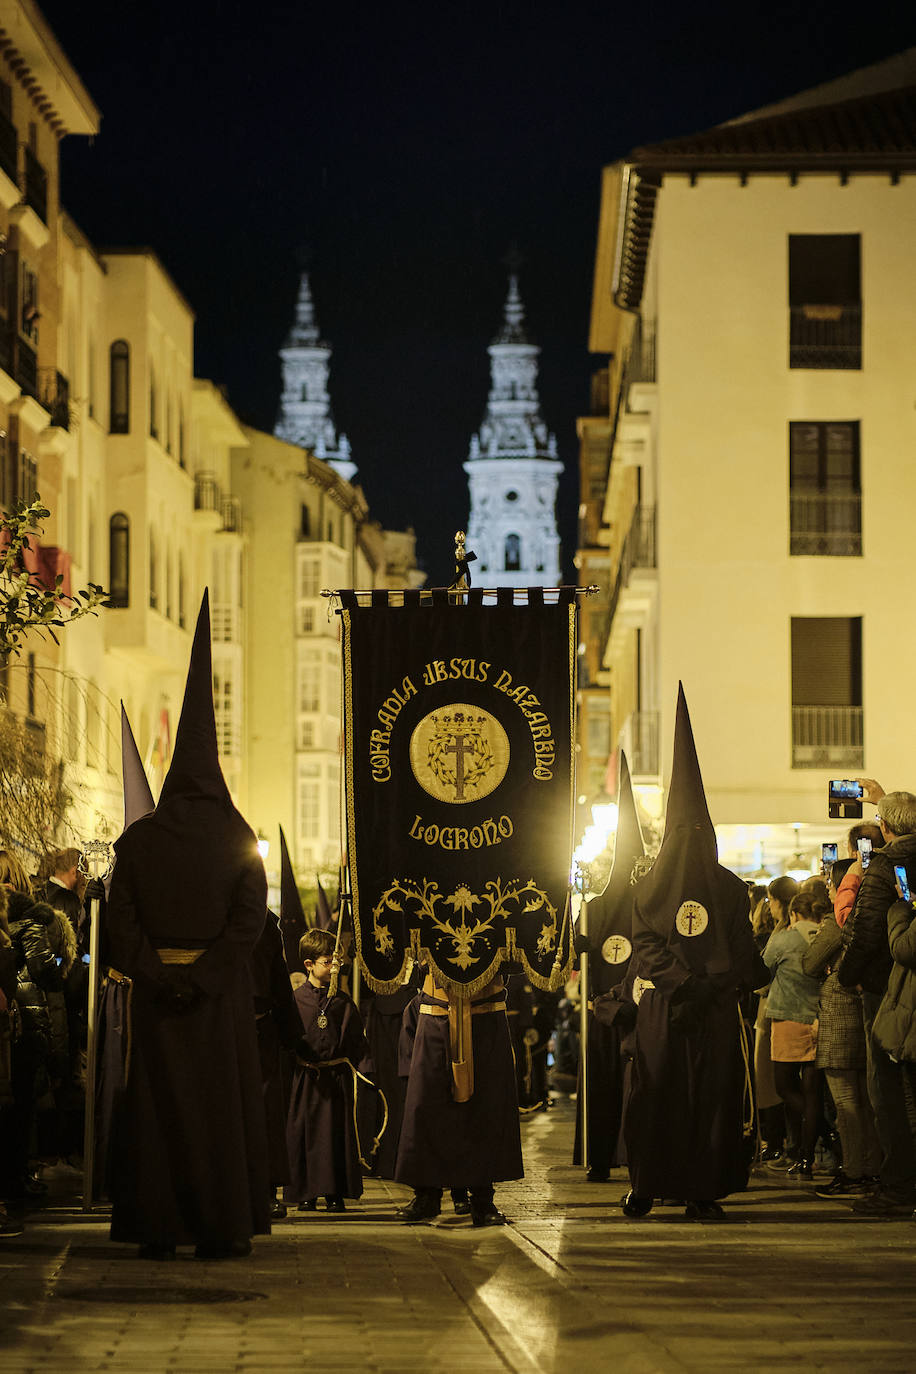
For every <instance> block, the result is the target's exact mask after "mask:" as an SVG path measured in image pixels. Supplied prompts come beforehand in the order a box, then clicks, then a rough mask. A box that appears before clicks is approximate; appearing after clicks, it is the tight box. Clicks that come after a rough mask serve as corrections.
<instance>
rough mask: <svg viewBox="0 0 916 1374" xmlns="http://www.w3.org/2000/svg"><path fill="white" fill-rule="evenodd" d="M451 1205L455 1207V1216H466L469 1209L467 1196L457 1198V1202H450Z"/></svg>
mask: <svg viewBox="0 0 916 1374" xmlns="http://www.w3.org/2000/svg"><path fill="white" fill-rule="evenodd" d="M452 1206H453V1207H454V1209H455V1216H456V1217H466V1216H468V1215H469V1213H470V1210H471V1204H470V1202H469V1200H468V1199H467V1198H459V1199H458V1201H457V1202H453V1203H452Z"/></svg>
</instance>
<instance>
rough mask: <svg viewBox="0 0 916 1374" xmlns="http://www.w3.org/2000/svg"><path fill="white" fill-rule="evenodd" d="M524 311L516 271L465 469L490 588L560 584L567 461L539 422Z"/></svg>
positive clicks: (470, 532)
mask: <svg viewBox="0 0 916 1374" xmlns="http://www.w3.org/2000/svg"><path fill="white" fill-rule="evenodd" d="M524 313H525V312H524V307H523V306H522V300H521V296H520V295H519V291H518V277H517V275H516V273H515V271H512V272H511V275H510V277H509V294H508V297H507V299H506V308H505V313H504V317H503V323H502V327H501V329H500V331H499V333H498V334H497V335H496V338H495V339H494V340H493V342H492V344H491V345H490V347H489V350H488V351H489V354H490V398H489V401H488V403H487V413H486V416H485V417H484V422H483V424H482V425H481V427H480V431H479V433H477V434H475V435H474V436H473V438H472V439H471V450H470V453H469V455H468V461H467V462H466V463H465V465H464V470H465V472H466V473H467V474H468V486H469V489H470V502H471V510H470V515H469V517H468V526H467V547H468V549H473V551H474V553H476V555H477V558H478V563H477V569H479V580H480V582H481V583H482V585H484V586H487V587H531V586H534V587H537V586H541V587H554V586H556V585H557V583H558V582H559V580H560V537H559V534H558V533H557V521H556V496H557V479H558V477H559V474H560V473H561V472H562V470H563V464H562V463H561V462H560V461H559V460H558V458H557V441H556V438H555V436H554V435H553V434H548V433H547V426H546V425H545V424H544V421H543V420H542V419H541V412H540V400H539V398H538V390H537V371H538V355H539V354H540V351H541V350H540V348H538V347H537V345H535V344H532V343H531V342H530V341H529V339H528V336H527V334H526V333H525V328H524ZM475 571H476V569H475Z"/></svg>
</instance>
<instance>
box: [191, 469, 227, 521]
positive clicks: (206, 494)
mask: <svg viewBox="0 0 916 1374" xmlns="http://www.w3.org/2000/svg"><path fill="white" fill-rule="evenodd" d="M222 508H223V494H222V492H221V490H220V485H219V482H218V481H217V480H216V474H215V473H212V472H198V473H195V475H194V509H195V510H196V511H207V512H209V513H211V514H214V515H218V516H219V518H220V521H222V518H223V509H222Z"/></svg>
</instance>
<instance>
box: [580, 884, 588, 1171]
mask: <svg viewBox="0 0 916 1374" xmlns="http://www.w3.org/2000/svg"><path fill="white" fill-rule="evenodd" d="M587 872H588V870H587V869H586V870H585V871H584V873H583V878H584V877H585V875H586V874H587ZM586 887H587V883H586V882H585V881H583V883H582V885H581V903H580V906H579V934H580V935H581V936H582V937H583V942H584V940H585V939H587V937H588V902H587V901H586V900H585V889H586ZM588 1031H589V1025H588V952H587V950H585V949H583V950H582V952H581V954H580V955H579V1065H580V1068H581V1074H580V1079H579V1081H580V1085H581V1086H580V1092H581V1094H582V1103H581V1109H580V1113H579V1120H580V1121H581V1122H582V1167H583V1169H587V1168H588V1118H589V1109H588V1077H589V1075H588Z"/></svg>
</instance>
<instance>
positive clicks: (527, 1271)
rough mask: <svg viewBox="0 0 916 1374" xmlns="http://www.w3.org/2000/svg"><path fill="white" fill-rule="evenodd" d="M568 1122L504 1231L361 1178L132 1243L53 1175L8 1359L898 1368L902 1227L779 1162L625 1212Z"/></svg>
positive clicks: (8, 1299) (384, 1372) (904, 1311)
mask: <svg viewBox="0 0 916 1374" xmlns="http://www.w3.org/2000/svg"><path fill="white" fill-rule="evenodd" d="M571 1139H572V1110H571V1108H570V1106H569V1104H568V1103H565V1102H564V1103H562V1104H560V1105H559V1106H558V1107H557V1109H556V1110H555V1111H553V1112H551V1113H549V1114H547V1115H539V1116H535V1117H533V1118H530V1119H529V1120H527V1121H526V1122H525V1124H524V1126H523V1141H524V1145H525V1156H526V1167H527V1171H528V1172H527V1176H526V1178H525V1180H524V1181H523V1182H521V1183H518V1184H515V1185H512V1186H505V1187H503V1188H501V1189H499V1190H498V1193H497V1200H498V1202H500V1203H501V1205H502V1206H503V1207H504V1208H505V1210H506V1212H507V1213H508V1215H509V1216H510V1218H511V1222H512V1224H511V1225H510V1226H508V1227H506V1228H504V1229H492V1230H491V1229H488V1230H475V1229H473V1228H472V1227H471V1225H470V1222H469V1221H468V1220H466V1219H464V1218H462V1219H460V1220H458V1219H456V1218H454V1217H452V1216H451V1214H450V1209H449V1206H448V1203H447V1202H446V1210H445V1211H444V1213H443V1216H442V1218H441V1219H440V1220H439V1222H438V1223H437V1224H435V1225H430V1226H417V1227H405V1226H402V1225H399V1224H398V1223H397V1222H396V1221H394V1220H393V1211H394V1207H395V1205H396V1204H397V1203H399V1202H400V1201H402V1200H403V1199H404V1198H405V1196H406V1190H404V1189H400V1188H398V1187H396V1186H395V1185H390V1184H387V1183H379V1182H375V1181H370V1182H369V1184H368V1187H367V1190H366V1193H365V1194H364V1196H363V1199H362V1201H361V1202H360V1203H359V1204H348V1207H349V1210H348V1212H347V1213H346V1215H344V1216H342V1217H335V1218H334V1219H333V1220H330V1219H328V1218H327V1217H326V1215H325V1214H324V1213H323V1212H317V1213H315V1214H296V1213H293V1214H292V1216H291V1217H290V1219H289V1220H288V1221H286V1222H281V1223H279V1224H278V1225H277V1226H276V1228H275V1232H274V1235H273V1236H271V1237H269V1238H267V1237H264V1238H262V1239H259V1240H257V1241H256V1242H255V1248H254V1253H253V1255H252V1257H251V1258H249V1259H245V1260H235V1261H225V1262H222V1263H205V1262H201V1261H197V1260H194V1259H192V1258H190V1255H188V1256H187V1257H183V1256H182V1255H181V1253H179V1257H178V1259H177V1260H176V1261H175V1262H174V1263H172V1264H164V1265H163V1264H154V1263H151V1262H147V1261H142V1260H139V1259H137V1258H136V1257H135V1254H134V1252H133V1250H131V1249H130V1248H128V1247H119V1246H114V1245H112V1244H111V1243H110V1242H109V1241H108V1238H107V1218H106V1217H105V1216H104V1214H96V1215H94V1216H91V1217H84V1216H83V1215H82V1214H81V1213H80V1212H79V1210H78V1199H77V1200H74V1199H68V1198H67V1197H66V1196H64V1195H63V1193H62V1190H63V1186H64V1185H63V1183H62V1181H61V1180H54V1181H53V1182H52V1191H51V1195H50V1197H51V1201H50V1203H49V1205H48V1206H47V1207H46V1208H45V1209H44V1211H42V1212H38V1213H34V1214H33V1215H32V1216H31V1217H30V1218H29V1220H28V1223H27V1228H26V1232H25V1234H24V1235H23V1236H22V1237H21V1238H19V1239H9V1240H6V1241H3V1242H2V1243H0V1246H2V1248H0V1266H2V1270H3V1279H2V1288H0V1307H2V1319H0V1332H2V1334H0V1345H2V1352H0V1369H2V1370H3V1371H16V1374H27V1371H35V1374H63V1371H68V1372H70V1371H83V1370H107V1371H117V1372H118V1374H121V1371H124V1374H126V1371H128V1370H129V1371H131V1374H163V1371H172V1370H174V1371H197V1370H213V1369H219V1370H221V1371H239V1374H242V1372H244V1374H256V1371H261V1370H264V1371H271V1374H281V1371H285V1370H306V1369H309V1370H322V1371H331V1370H335V1371H339V1370H347V1371H350V1370H352V1371H354V1372H355V1371H358V1370H367V1371H373V1374H376V1372H377V1374H397V1372H398V1371H409V1370H421V1369H422V1370H454V1371H462V1374H464V1371H467V1374H471V1371H480V1374H484V1372H485V1371H486V1372H487V1374H489V1372H490V1371H502V1370H518V1371H533V1370H541V1371H555V1370H556V1371H559V1370H570V1371H576V1372H578V1371H582V1370H598V1369H608V1368H612V1369H613V1370H614V1371H615V1374H649V1371H683V1370H689V1371H696V1374H699V1372H700V1371H726V1370H727V1371H733V1370H734V1371H737V1370H761V1371H766V1370H784V1369H785V1370H788V1369H792V1370H794V1371H808V1370H827V1371H833V1370H849V1371H852V1370H856V1371H861V1370H876V1371H877V1370H881V1371H891V1370H907V1371H909V1370H911V1369H912V1367H913V1353H912V1352H913V1348H914V1344H916V1313H914V1309H913V1305H912V1302H911V1294H912V1291H913V1285H914V1281H916V1224H914V1223H913V1222H911V1221H909V1220H902V1221H890V1222H889V1221H883V1222H872V1221H859V1220H857V1219H856V1218H855V1217H854V1216H853V1214H852V1213H851V1212H850V1210H849V1208H848V1207H847V1206H845V1205H843V1204H841V1203H831V1202H822V1201H819V1200H818V1199H816V1198H815V1197H814V1196H813V1195H812V1193H811V1191H810V1187H809V1188H805V1187H804V1186H801V1185H795V1186H792V1185H790V1184H787V1183H786V1182H785V1181H784V1180H783V1179H782V1178H781V1177H779V1176H774V1175H772V1174H770V1175H767V1176H760V1175H755V1176H754V1177H753V1178H752V1181H751V1187H750V1189H749V1191H748V1192H747V1193H745V1194H743V1195H742V1196H740V1197H738V1198H736V1199H734V1200H733V1201H732V1203H731V1204H730V1205H729V1207H728V1214H729V1215H728V1221H727V1223H724V1224H718V1225H715V1224H698V1223H692V1222H688V1221H686V1220H685V1218H684V1216H683V1211H682V1209H680V1208H673V1207H667V1208H665V1207H659V1208H657V1209H656V1210H655V1211H654V1212H653V1213H652V1214H651V1215H650V1216H649V1217H648V1218H646V1219H644V1220H641V1221H630V1220H627V1219H626V1218H624V1217H623V1215H622V1213H621V1211H620V1208H619V1206H618V1202H619V1198H620V1196H621V1194H622V1192H623V1191H624V1186H625V1185H624V1179H623V1176H622V1175H620V1176H619V1177H615V1178H613V1179H612V1181H611V1182H610V1183H609V1184H607V1185H595V1184H588V1183H586V1182H585V1181H584V1176H583V1174H582V1173H581V1171H580V1170H578V1169H573V1168H572V1167H571V1166H570V1165H569V1163H568V1161H569V1158H570V1155H571Z"/></svg>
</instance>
